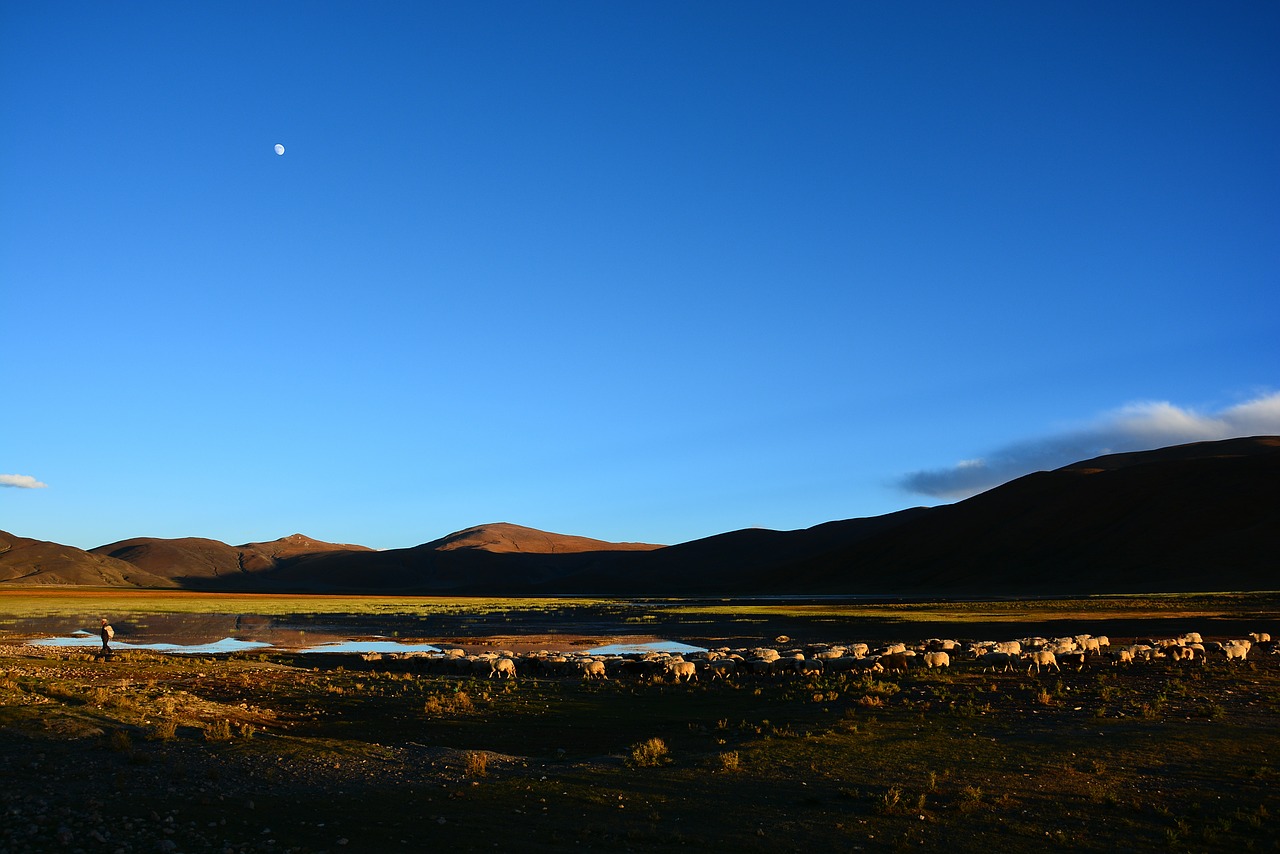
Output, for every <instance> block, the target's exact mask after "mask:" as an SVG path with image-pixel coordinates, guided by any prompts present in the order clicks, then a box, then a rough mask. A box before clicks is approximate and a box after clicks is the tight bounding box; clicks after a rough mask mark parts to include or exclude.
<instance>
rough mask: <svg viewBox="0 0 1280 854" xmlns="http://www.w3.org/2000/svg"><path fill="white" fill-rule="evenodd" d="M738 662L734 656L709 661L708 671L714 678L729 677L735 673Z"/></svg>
mask: <svg viewBox="0 0 1280 854" xmlns="http://www.w3.org/2000/svg"><path fill="white" fill-rule="evenodd" d="M737 664H738V663H737V662H736V661H734V660H733V659H732V658H721V659H717V660H716V661H708V662H707V672H708V673H710V674H711V678H712V679H716V678H720V679H728V678H729V677H730V676H732V675H733V671H734V669H735V668H736V667H737Z"/></svg>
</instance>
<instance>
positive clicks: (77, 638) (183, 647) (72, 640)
mask: <svg viewBox="0 0 1280 854" xmlns="http://www.w3.org/2000/svg"><path fill="white" fill-rule="evenodd" d="M100 643H102V641H101V640H100V639H99V638H98V637H96V636H95V635H92V634H90V633H89V632H85V631H79V632H75V633H74V634H73V635H72V636H71V637H65V638H41V639H39V640H34V641H32V642H31V645H32V646H58V647H80V646H86V647H96V646H98V645H99V644H100ZM270 646H271V644H269V643H263V642H261V641H242V640H239V639H238V638H223V639H222V640H218V641H213V642H212V643H198V644H179V643H129V642H128V641H121V640H114V641H112V642H111V648H112V649H113V650H125V649H146V650H150V651H152V652H167V653H172V654H175V655H217V654H219V653H226V652H244V651H245V650H250V649H265V648H267V647H270Z"/></svg>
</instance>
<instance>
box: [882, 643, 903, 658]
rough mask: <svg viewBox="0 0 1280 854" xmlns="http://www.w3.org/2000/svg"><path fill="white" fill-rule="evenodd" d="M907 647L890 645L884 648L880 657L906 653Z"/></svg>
mask: <svg viewBox="0 0 1280 854" xmlns="http://www.w3.org/2000/svg"><path fill="white" fill-rule="evenodd" d="M906 651H907V645H906V644H905V643H891V644H889V645H888V646H886V647H885V648H884V652H882V653H881V654H882V655H894V654H896V653H901V652H906Z"/></svg>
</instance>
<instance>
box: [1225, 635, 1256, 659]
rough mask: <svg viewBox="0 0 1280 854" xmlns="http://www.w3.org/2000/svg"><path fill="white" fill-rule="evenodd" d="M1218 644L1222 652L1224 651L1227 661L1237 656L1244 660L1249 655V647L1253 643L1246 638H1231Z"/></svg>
mask: <svg viewBox="0 0 1280 854" xmlns="http://www.w3.org/2000/svg"><path fill="white" fill-rule="evenodd" d="M1218 646H1219V647H1221V648H1222V651H1223V652H1224V653H1226V656H1227V661H1232V660H1234V659H1237V658H1238V659H1240V660H1241V661H1244V660H1245V658H1246V656H1248V655H1249V649H1250V648H1251V647H1252V646H1253V644H1252V643H1250V642H1249V641H1247V640H1232V641H1227V642H1226V643H1224V644H1218Z"/></svg>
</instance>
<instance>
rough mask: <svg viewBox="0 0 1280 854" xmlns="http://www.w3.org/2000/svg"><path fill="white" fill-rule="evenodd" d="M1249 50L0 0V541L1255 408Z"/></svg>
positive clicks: (527, 508) (569, 504) (712, 482)
mask: <svg viewBox="0 0 1280 854" xmlns="http://www.w3.org/2000/svg"><path fill="white" fill-rule="evenodd" d="M1277 45H1280V6H1277V5H1276V4H1274V3H1231V4H1205V3H1176V2H1175V3H1159V4H1157V3H1119V4H1113V3H1060V4H1044V3H1037V4H1027V3H1016V2H1008V3H963V4H961V3H952V2H942V3H900V4H898V3H895V4H887V3H885V4H871V3H865V4H863V3H807V4H782V3H777V4H767V3H751V2H748V3H741V2H733V3H727V2H724V3H722V2H705V3H693V4H688V3H663V2H658V3H623V2H618V3H595V2H591V3H588V2H563V3H525V2H520V3H461V4H460V3H428V2H404V3H399V2H396V3H392V2H382V3H369V4H356V3H325V2H305V3H297V2H273V3H243V2H219V3H198V2H193V3H168V2H164V3H151V2H141V3H128V2H124V3H111V4H102V3H66V2H39V3H36V2H8V3H4V4H2V5H0V103H3V104H4V115H5V120H4V122H3V127H2V128H0V188H3V190H2V192H0V316H2V317H3V328H4V344H5V346H4V357H3V362H2V363H0V386H2V387H3V390H4V399H5V410H6V411H5V415H4V418H3V420H2V421H0V472H3V473H5V474H3V475H0V486H8V487H12V488H0V528H3V529H4V530H8V531H11V532H13V533H15V534H19V535H22V536H28V537H35V538H39V539H49V540H55V541H58V542H63V543H68V544H72V545H77V546H81V547H86V548H87V547H92V546H96V545H101V544H104V543H108V542H112V541H115V540H119V539H124V538H127V537H133V536H158V537H178V536H206V537H212V538H215V539H220V540H223V541H226V542H231V543H242V542H249V541H257V540H268V539H274V538H276V537H280V536H285V535H287V534H290V533H294V532H302V533H306V534H308V535H310V536H314V537H317V538H320V539H325V540H332V541H338V542H355V543H361V544H365V545H370V546H374V547H378V548H395V547H404V546H411V545H415V544H417V543H421V542H425V541H427V540H430V539H434V538H436V537H439V536H442V535H444V534H446V533H449V532H451V531H454V530H458V529H460V528H464V527H468V526H471V525H475V524H480V523H483V522H492V521H510V522H515V523H518V524H523V525H529V526H532V527H537V528H542V529H546V530H552V531H559V532H563V533H572V534H579V535H583V536H591V537H598V538H601V539H609V540H635V541H648V542H660V543H674V542H681V541H685V540H689V539H694V538H697V537H701V536H707V535H710V534H714V533H719V532H722V531H727V530H732V529H737V528H743V527H749V526H763V527H770V528H800V527H808V526H810V525H814V524H818V523H821V522H824V521H828V520H831V519H843V518H851V517H855V516H868V515H877V514H880V513H886V512H891V511H893V510H898V509H901V508H903V507H908V506H913V505H917V504H933V503H938V502H942V501H948V500H953V499H955V498H958V497H962V496H963V495H966V494H971V493H972V492H974V491H976V490H980V489H982V488H986V487H988V486H990V485H993V484H994V483H998V482H1000V481H1001V480H1003V479H1007V478H1009V477H1015V476H1017V475H1018V474H1021V473H1024V472H1025V471H1029V470H1034V469H1036V468H1043V467H1052V466H1056V465H1063V464H1066V463H1068V462H1072V461H1074V460H1075V459H1080V458H1084V457H1088V456H1093V455H1095V454H1096V453H1102V452H1105V451H1109V450H1129V449H1135V448H1140V447H1155V446H1159V445H1164V444H1176V443H1178V442H1181V441H1195V440H1198V439H1204V438H1220V437H1224V436H1228V435H1243V434H1255V433H1280V374H1278V370H1280V358H1278V357H1280V345H1278V344H1277V342H1280V288H1278V287H1277V286H1278V284H1280V239H1278V238H1280V207H1278V201H1280V168H1278V166H1277V164H1280V48H1278V47H1277ZM276 143H281V144H283V145H284V146H285V147H286V152H285V154H284V155H283V156H277V155H276V154H275V153H274V151H273V149H272V146H274V145H275V144H276Z"/></svg>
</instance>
